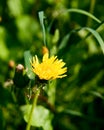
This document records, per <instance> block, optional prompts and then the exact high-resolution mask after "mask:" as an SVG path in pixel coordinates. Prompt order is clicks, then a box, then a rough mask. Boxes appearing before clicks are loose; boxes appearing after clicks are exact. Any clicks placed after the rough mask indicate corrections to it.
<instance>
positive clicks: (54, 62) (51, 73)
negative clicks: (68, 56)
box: [31, 53, 67, 80]
mask: <svg viewBox="0 0 104 130" xmlns="http://www.w3.org/2000/svg"><path fill="white" fill-rule="evenodd" d="M31 65H32V70H33V72H34V73H35V74H36V75H38V77H39V79H41V80H43V79H44V80H53V79H56V78H63V77H65V76H66V74H64V73H65V72H66V71H67V67H64V65H65V63H64V62H63V61H62V60H58V59H57V56H52V57H50V58H49V54H48V53H45V54H44V56H43V59H42V62H41V63H39V60H38V57H37V56H35V57H33V61H32V62H31Z"/></svg>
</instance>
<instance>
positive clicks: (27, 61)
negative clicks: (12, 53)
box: [24, 51, 35, 79]
mask: <svg viewBox="0 0 104 130" xmlns="http://www.w3.org/2000/svg"><path fill="white" fill-rule="evenodd" d="M24 60H25V66H26V73H27V76H28V77H29V78H30V79H34V78H35V74H34V73H33V72H32V66H31V64H30V60H32V55H31V53H30V51H25V52H24Z"/></svg>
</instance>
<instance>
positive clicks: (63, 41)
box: [58, 33, 71, 50]
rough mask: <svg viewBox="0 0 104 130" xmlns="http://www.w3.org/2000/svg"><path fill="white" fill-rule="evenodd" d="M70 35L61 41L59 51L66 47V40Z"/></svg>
mask: <svg viewBox="0 0 104 130" xmlns="http://www.w3.org/2000/svg"><path fill="white" fill-rule="evenodd" d="M70 35H71V33H69V34H67V35H66V36H65V37H64V38H63V39H62V41H61V43H60V45H59V48H58V49H59V50H61V49H63V48H64V47H66V45H67V43H68V40H69V38H70Z"/></svg>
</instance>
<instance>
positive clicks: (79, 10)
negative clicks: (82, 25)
mask: <svg viewBox="0 0 104 130" xmlns="http://www.w3.org/2000/svg"><path fill="white" fill-rule="evenodd" d="M67 12H75V13H79V14H83V15H86V16H88V17H90V18H92V19H93V20H95V21H96V22H98V23H101V21H100V20H99V19H98V18H96V17H95V16H94V15H92V14H91V13H89V12H87V11H85V10H81V9H73V8H72V9H67V10H64V11H62V12H61V13H60V14H61V15H62V14H63V13H67Z"/></svg>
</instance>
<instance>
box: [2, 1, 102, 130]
mask: <svg viewBox="0 0 104 130" xmlns="http://www.w3.org/2000/svg"><path fill="white" fill-rule="evenodd" d="M70 8H77V9H82V10H85V11H88V12H90V13H91V14H93V15H94V16H96V18H98V19H99V20H100V21H101V23H98V22H96V21H94V20H92V19H91V18H90V17H88V16H85V15H83V14H79V13H75V12H74V13H73V12H69V13H68V12H66V13H64V14H61V13H60V12H61V11H63V10H66V9H70ZM39 11H44V13H45V17H46V18H45V27H46V33H47V35H46V36H47V47H48V48H49V50H50V52H51V54H57V55H58V57H59V58H63V60H64V62H66V66H67V67H68V72H67V75H68V76H67V77H66V78H63V79H58V80H57V86H56V93H55V95H56V98H55V105H54V107H55V109H56V110H57V111H58V113H55V114H54V118H53V121H52V126H53V129H54V130H103V129H104V55H103V52H102V50H101V47H100V45H99V43H98V41H97V40H96V39H95V37H93V36H91V35H90V33H88V32H87V31H86V30H78V29H79V28H82V29H83V27H90V28H92V29H94V30H97V32H98V33H99V34H100V36H101V37H102V39H104V24H103V21H104V1H103V0H83V1H81V0H0V66H1V71H0V130H19V129H20V130H24V129H25V127H26V123H25V121H24V120H23V118H22V116H21V111H20V110H19V109H18V108H19V106H20V105H23V104H24V101H22V100H23V98H21V96H20V97H19V98H18V105H17V104H16V103H15V101H14V98H13V95H12V92H11V91H10V88H7V87H6V86H8V85H7V83H8V79H12V78H13V74H14V73H13V70H12V69H11V66H12V65H11V64H12V63H13V66H14V64H15V65H17V64H19V63H21V64H24V51H26V50H31V52H32V53H33V54H37V55H38V56H40V57H41V55H42V53H41V50H42V46H43V36H42V28H41V25H40V22H39V17H38V13H39ZM58 13H60V15H58ZM87 34H89V35H87ZM66 36H67V38H66ZM65 40H66V41H65ZM62 42H63V43H62ZM11 60H12V63H11V62H10V61H11ZM9 83H10V82H9ZM18 93H19V94H20V95H21V93H22V90H21V91H19V92H18ZM32 129H33V130H34V129H39V128H32Z"/></svg>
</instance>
